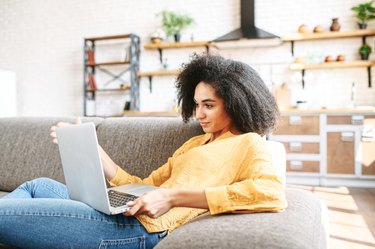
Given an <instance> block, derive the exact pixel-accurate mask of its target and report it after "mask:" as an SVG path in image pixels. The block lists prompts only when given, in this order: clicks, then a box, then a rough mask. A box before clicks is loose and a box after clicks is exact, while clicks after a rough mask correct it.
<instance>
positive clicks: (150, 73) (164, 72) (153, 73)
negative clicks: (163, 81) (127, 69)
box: [137, 69, 180, 77]
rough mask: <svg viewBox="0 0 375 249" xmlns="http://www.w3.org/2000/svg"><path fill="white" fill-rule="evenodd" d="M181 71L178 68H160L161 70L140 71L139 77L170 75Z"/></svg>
mask: <svg viewBox="0 0 375 249" xmlns="http://www.w3.org/2000/svg"><path fill="white" fill-rule="evenodd" d="M179 73H180V71H179V70H178V69H170V70H159V71H148V72H138V73H137V76H138V77H153V76H169V75H178V74H179Z"/></svg>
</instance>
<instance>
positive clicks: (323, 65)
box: [289, 61, 375, 88]
mask: <svg viewBox="0 0 375 249" xmlns="http://www.w3.org/2000/svg"><path fill="white" fill-rule="evenodd" d="M374 65H375V61H338V62H337V61H333V62H325V63H321V64H303V63H292V64H291V65H290V66H289V69H290V70H300V71H302V88H304V87H305V70H316V69H331V68H352V67H366V68H367V76H368V87H371V67H372V66H374Z"/></svg>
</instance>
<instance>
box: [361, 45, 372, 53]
mask: <svg viewBox="0 0 375 249" xmlns="http://www.w3.org/2000/svg"><path fill="white" fill-rule="evenodd" d="M371 52H372V48H371V47H370V46H369V45H367V44H363V45H362V46H361V47H360V48H359V49H358V53H360V54H371Z"/></svg>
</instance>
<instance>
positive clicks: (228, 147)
mask: <svg viewBox="0 0 375 249" xmlns="http://www.w3.org/2000/svg"><path fill="white" fill-rule="evenodd" d="M176 86H177V90H178V100H179V104H181V107H182V117H183V120H184V121H185V122H187V121H188V120H189V119H190V118H191V117H192V116H194V115H195V118H196V119H197V120H198V121H199V123H200V125H201V126H202V128H203V130H204V132H205V133H206V134H204V135H200V136H196V137H193V138H191V139H190V140H188V141H187V142H186V143H185V144H183V145H182V146H181V147H180V148H179V149H177V150H176V152H175V153H174V154H173V155H172V157H170V158H169V159H168V162H167V163H166V164H164V165H163V166H161V167H160V168H158V169H157V170H155V171H153V172H152V173H151V174H150V176H148V177H147V178H145V179H140V178H138V177H136V176H132V175H130V174H128V173H127V172H125V171H124V170H122V169H121V168H120V167H119V166H118V165H116V164H115V163H114V162H113V161H112V160H111V158H110V157H109V156H108V155H107V154H106V153H105V152H104V150H103V149H102V148H100V153H101V159H102V163H103V167H104V172H105V176H106V178H107V179H108V180H109V182H110V184H111V185H113V186H118V185H123V184H129V183H144V184H149V185H154V186H160V187H162V188H159V189H157V190H154V191H151V192H148V193H146V194H145V195H143V196H141V197H139V198H138V199H136V200H134V201H132V202H130V203H128V205H129V206H130V207H131V208H130V210H129V211H127V212H126V213H124V215H122V214H120V215H114V216H109V215H105V214H103V213H100V212H98V211H96V210H94V209H92V208H91V207H89V206H87V205H85V204H83V203H80V202H76V201H72V200H69V197H68V194H67V190H66V187H65V186H64V185H63V184H61V183H58V182H56V181H54V180H51V179H46V178H39V179H35V180H32V181H30V182H26V183H24V184H22V185H21V186H20V187H19V188H18V189H16V190H15V191H14V192H12V193H10V194H9V195H8V196H6V197H5V198H3V199H1V200H0V221H1V222H0V242H2V243H7V244H13V245H17V246H20V247H26V248H48V247H49V248H66V247H73V248H75V247H80V248H98V247H100V246H102V247H105V246H108V245H112V246H114V245H117V246H119V245H122V246H123V247H125V248H133V247H136V246H139V244H140V243H143V244H144V245H145V246H146V247H147V248H152V247H153V246H155V245H156V244H157V243H158V242H159V241H160V240H161V239H162V238H163V237H164V236H166V234H167V232H171V231H173V230H174V229H176V228H177V227H179V226H180V225H182V224H185V223H186V222H188V221H189V220H191V219H192V218H194V217H196V216H198V215H200V214H202V213H204V212H207V210H208V211H209V212H210V213H211V214H219V213H236V212H264V211H268V212H280V211H282V210H284V209H285V208H286V205H287V204H286V200H285V195H284V187H283V184H282V182H281V181H280V179H279V177H278V176H277V174H276V172H275V169H274V167H273V165H272V163H271V155H270V153H269V152H268V149H267V146H266V143H265V141H264V139H262V137H261V135H265V134H267V133H268V132H270V131H271V130H272V128H273V127H274V126H275V124H276V120H277V118H278V109H277V106H276V104H275V101H274V98H273V97H272V95H271V94H270V92H269V91H268V89H267V87H266V86H265V85H264V83H263V82H262V80H261V79H260V77H259V76H258V74H257V73H256V72H255V71H254V70H253V69H252V68H251V67H249V66H247V65H246V64H244V63H241V62H236V61H232V60H227V59H224V58H222V57H220V56H214V55H203V56H195V58H193V60H192V61H191V62H190V63H189V64H187V65H184V68H183V70H182V72H181V74H180V75H179V76H178V78H177V84H176ZM64 125H69V124H66V123H59V124H57V126H64ZM55 128H56V126H53V127H52V128H51V136H52V137H53V141H54V142H55V143H57V138H56V134H55ZM20 198H21V200H20ZM30 224H31V225H30ZM30 226H35V227H38V229H30ZM35 230H37V231H35Z"/></svg>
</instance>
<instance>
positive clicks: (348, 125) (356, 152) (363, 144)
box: [269, 110, 375, 187]
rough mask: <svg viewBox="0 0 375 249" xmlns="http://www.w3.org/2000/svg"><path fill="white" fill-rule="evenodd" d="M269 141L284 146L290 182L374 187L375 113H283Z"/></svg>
mask: <svg viewBox="0 0 375 249" xmlns="http://www.w3.org/2000/svg"><path fill="white" fill-rule="evenodd" d="M269 139H270V140H275V141H279V142H281V143H283V145H284V147H285V150H286V153H287V156H286V159H287V162H286V165H287V183H291V184H311V185H322V186H329V185H331V186H333V185H346V186H357V187H375V181H374V180H375V114H373V111H369V112H358V111H356V110H353V111H348V112H345V111H336V112H335V111H334V110H315V111H308V110H305V111H302V110H301V111H291V112H284V113H282V115H281V118H280V121H279V125H278V127H277V129H276V130H275V132H274V133H273V134H272V135H270V136H269Z"/></svg>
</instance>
